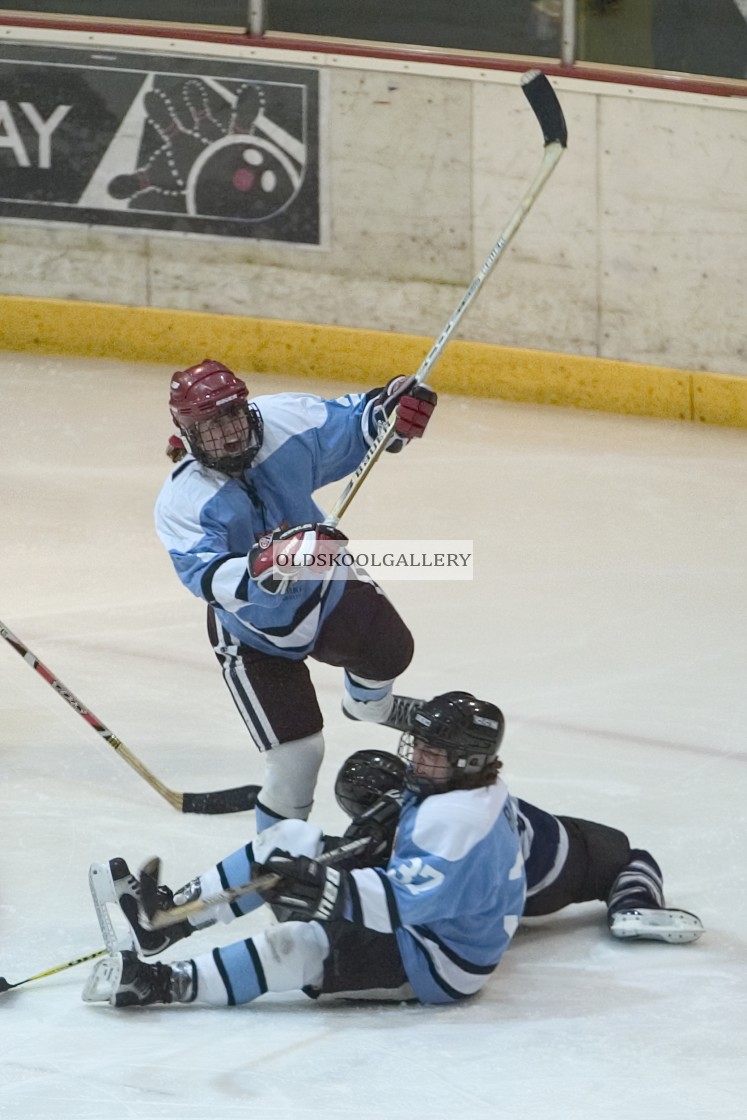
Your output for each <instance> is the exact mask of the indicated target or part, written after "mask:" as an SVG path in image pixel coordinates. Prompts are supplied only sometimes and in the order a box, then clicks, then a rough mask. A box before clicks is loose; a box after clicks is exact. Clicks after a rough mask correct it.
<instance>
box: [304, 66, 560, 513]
mask: <svg viewBox="0 0 747 1120" xmlns="http://www.w3.org/2000/svg"><path fill="white" fill-rule="evenodd" d="M521 86H522V89H523V90H524V94H525V96H526V98H527V100H528V102H529V104H530V105H531V107H532V109H533V111H534V115H535V116H536V118H537V120H538V121H539V124H540V128H541V129H542V135H543V137H544V140H545V151H544V155H543V157H542V164H541V166H540V169H539V171H538V172H537V174H536V176H535V177H534V179H533V181H532V183H531V185H530V187H529V189H528V190H527V192H526V194H525V195H524V197H523V199H522V200H521V202H520V203H519V205H518V206H517V207H516V209H515V210H514V212H513V214H512V215H511V218H510V220H509V222H508V225H507V226H506V228H505V229H504V230H503V232H502V233H501V235H500V237H499V238H498V240H497V241H496V243H495V245H494V246H493V248H492V249H491V250H490V253H489V254H488V256H487V259H486V260H485V263H484V264H483V266H482V268H481V269H480V271H479V272H478V274H477V276H475V278H474V280H473V281H472V283H471V284H470V286H469V288H467V291H466V292H465V293H464V295H463V296H462V299H461V302H460V304H459V306H458V307H457V309H456V311H455V312H454V314H453V315H452V316H451V318H450V319H449V321H448V323H447V324H446V326H445V327H444V329H443V330H442V331H441V333H440V335H439V336H438V338H437V339H436V341H435V342H434V343H433V346H432V347H431V348H430V350H429V351H428V353H427V355H426V356H425V358H424V359H423V363H422V365H421V366H420V369H419V370H418V371H417V373H416V374H414V375H413V376H412V377H410V378H408V379H407V381H406V382H405V383H404V384H403V385H402V386H401V387H400V389H399V390H398V391H397V392H396V393H394V394H393V395H392V397H391V398H390V400H389V402H388V403H391V402H393V401H396V400H397V399H398V398H400V397H402V396H404V395H405V393H407V392H409V391H410V390H411V389H412V388H413V387H414V386H415V385H420V384H422V382H423V381H425V379H426V377H427V376H428V374H429V373H430V371H431V370H432V369H433V367H434V365H435V364H436V362H437V361H438V359H439V358H440V357H441V354H442V353H443V351H444V347H445V346H446V343H447V342H448V341H449V339H450V338H451V335H452V334H453V332H454V331H455V329H456V327H457V326H458V324H459V323H460V322H461V319H462V316H463V315H464V313H465V312H466V310H467V308H468V307H469V306H470V305H471V304H472V302H473V301H474V299H475V298H476V297H477V294H478V292H479V291H480V288H481V287H482V285H483V283H484V281H485V280H487V278H488V276H489V275H490V273H491V272H492V271H493V268H494V267H495V265H496V263H497V261H498V260H499V258H500V256H501V254H502V253H503V250H504V249H505V248H506V246H507V245H508V243H509V242H510V241H511V239H512V238H513V236H514V234H515V233H516V231H517V230H518V228H519V226H520V225H521V223H522V222H523V221H524V218H525V217H526V215H527V214H528V213H529V211H530V209H531V208H532V206H533V205H534V202H535V200H536V199H537V197H538V196H539V193H540V191H541V190H542V188H543V187H544V185H545V183H546V182H547V180H548V179H549V178H550V175H551V174H552V172H553V171H554V169H555V166H556V164H557V163H558V160H559V159H560V157H561V156H562V154H563V152H564V151H565V149H566V146H567V144H568V130H567V128H566V123H565V118H564V116H563V110H562V109H561V107H560V103H559V101H558V99H557V97H556V95H555V91H554V90H553V88H552V86H551V85H550V83H549V81H548V80H547V78H546V76H545V75H544V74H543V73H542V72H541V71H540V70H529V71H527V73H526V74H522V76H521ZM396 422H397V416H396V409H392V412H391V414H390V416H389V419H388V421H387V422H386V423H385V424H382V426H381V428H380V430H379V432H378V434H377V436H376V438H375V440H374V441H373V443H372V444H371V446H370V448H369V449H368V452H367V453H366V455H365V456H364V458H363V459H362V460H361V463H360V465H359V466H358V468H357V470H356V471H355V472H354V474H353V475H352V476H351V478H350V480H349V482H348V483H347V485H346V487H345V489H344V490H343V492H342V494H341V495H340V499H339V501H338V503H337V505H336V506H335V508H334V509H333V510H332V512H331V513H330V514H329V515H328V516H327V517H326V518H325V520H324V522H323V524H325V525H328V526H330V528H334V527H335V526H336V525H337V524H338V522H339V520H340V518H341V517H342V515H343V514H344V512H345V510H346V509H347V508H348V506H349V505H350V503H351V502H352V500H353V498H354V497H355V495H356V494H357V492H358V490H359V489H360V487H361V486H362V484H363V482H364V480H365V479H366V478H367V477H368V474H369V472H370V470H371V468H372V467H373V466H374V464H375V463H376V462H377V461H378V459H379V458H380V456H381V453H382V452H383V451H384V449H385V447H386V445H387V443H388V442H389V438H390V436H391V435H392V433H393V431H394V427H395V424H396Z"/></svg>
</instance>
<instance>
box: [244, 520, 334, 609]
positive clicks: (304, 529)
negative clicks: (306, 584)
mask: <svg viewBox="0 0 747 1120" xmlns="http://www.w3.org/2000/svg"><path fill="white" fill-rule="evenodd" d="M347 540H348V538H347V537H346V536H345V534H344V533H342V532H340V530H339V529H333V528H331V527H330V526H329V525H322V524H320V523H317V522H308V523H307V524H306V525H295V526H294V527H293V528H292V529H276V530H275V532H274V533H269V534H267V536H264V537H260V539H259V541H258V542H257V544H255V545H254V546H253V548H251V549H250V551H249V555H248V557H247V566H248V568H249V575H250V576H251V578H252V579H253V580H254V582H255V583H256V584H257V585H258V586H259V587H261V588H262V590H263V591H267V592H268V594H270V595H282V594H284V593H285V592H286V591H287V590H288V588H289V587H291V586H292V585H293V584H294V583H295V581H296V580H297V579H300V578H301V577H302V576H303V575H304V573H305V574H306V578H307V579H308V578H320V577H321V576H322V575H324V573H325V572H327V571H329V569H330V568H331V566H332V564H333V561H334V558H335V557H336V555H337V553H338V551H339V550H340V548H342V546H343V545H344V544H346V543H347Z"/></svg>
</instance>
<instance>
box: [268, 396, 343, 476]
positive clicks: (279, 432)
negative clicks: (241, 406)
mask: <svg viewBox="0 0 747 1120" xmlns="http://www.w3.org/2000/svg"><path fill="white" fill-rule="evenodd" d="M252 404H255V405H256V406H257V408H258V409H259V411H260V413H261V415H262V421H263V423H264V435H263V437H262V447H261V448H260V450H259V453H258V455H257V457H256V459H255V460H254V462H255V463H256V464H259V463H261V462H263V461H264V460H265V459H268V458H269V457H270V455H272V454H274V452H275V451H277V450H278V449H279V448H281V447H282V446H283V444H284V443H286V442H287V441H288V440H289V439H291V438H292V437H293V436H298V435H302V434H303V433H304V432H308V431H309V430H310V429H312V428H321V427H322V425H323V424H324V422H325V420H326V419H327V406H326V403H325V401H324V400H323V399H322V398H321V397H317V396H314V395H312V394H311V393H276V394H274V395H272V396H267V397H253V398H252Z"/></svg>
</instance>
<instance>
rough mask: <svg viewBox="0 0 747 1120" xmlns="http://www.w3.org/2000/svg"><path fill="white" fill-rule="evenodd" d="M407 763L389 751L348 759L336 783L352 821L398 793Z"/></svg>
mask: <svg viewBox="0 0 747 1120" xmlns="http://www.w3.org/2000/svg"><path fill="white" fill-rule="evenodd" d="M406 769H407V767H406V765H405V763H404V762H403V761H402V759H401V758H399V757H398V756H397V755H396V754H387V752H386V751H373V750H363V751H356V752H355V753H354V754H351V755H350V757H349V758H346V759H345V761H344V762H343V764H342V766H341V767H340V770H339V773H338V775H337V779H336V781H335V797H336V798H337V804H338V805H339V806H340V808H341V809H342V811H343V812H344V813H347V815H348V816H349V817H351V818H352V819H353V820H357V819H358V817H361V816H363V814H364V813H365V812H366V810H367V809H370V808H371V806H372V805H373V804H375V802H376V801H378V800H379V798H380V797H383V795H384V794H385V793H389V791H390V790H396V791H397V792H398V793H399V792H401V790H402V789H403V787H404V784H405V770H406Z"/></svg>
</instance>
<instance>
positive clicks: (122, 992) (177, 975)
mask: <svg viewBox="0 0 747 1120" xmlns="http://www.w3.org/2000/svg"><path fill="white" fill-rule="evenodd" d="M196 996H197V973H196V971H195V966H194V963H193V962H192V961H175V962H172V963H171V964H161V963H160V962H157V963H156V964H148V963H147V962H146V961H141V960H140V958H139V957H138V955H137V953H134V952H132V950H125V951H124V952H121V953H117V954H116V955H115V956H113V957H106V958H105V959H104V960H101V961H97V962H96V965H95V967H94V970H93V972H92V973H91V976H90V977H89V979H88V982H87V983H86V986H85V988H84V989H83V1000H84V1002H85V1003H106V1002H107V1001H108V1002H109V1003H110V1004H111V1006H112V1007H147V1006H148V1004H151V1003H192V1002H193V1001H194V999H195V997H196Z"/></svg>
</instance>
